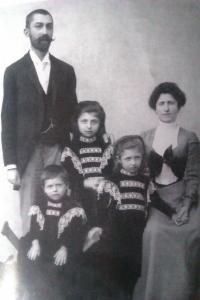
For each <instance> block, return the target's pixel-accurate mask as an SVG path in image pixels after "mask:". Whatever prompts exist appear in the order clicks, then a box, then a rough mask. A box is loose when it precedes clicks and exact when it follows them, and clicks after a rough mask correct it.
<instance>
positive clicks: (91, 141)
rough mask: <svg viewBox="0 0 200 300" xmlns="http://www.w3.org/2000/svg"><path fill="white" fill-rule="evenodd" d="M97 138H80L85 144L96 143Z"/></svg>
mask: <svg viewBox="0 0 200 300" xmlns="http://www.w3.org/2000/svg"><path fill="white" fill-rule="evenodd" d="M96 139H97V138H96V136H93V137H91V138H87V137H84V136H80V141H81V142H83V143H93V142H95V141H96Z"/></svg>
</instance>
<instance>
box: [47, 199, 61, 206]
mask: <svg viewBox="0 0 200 300" xmlns="http://www.w3.org/2000/svg"><path fill="white" fill-rule="evenodd" d="M47 206H51V207H55V208H61V207H62V202H58V203H57V202H53V201H50V200H49V201H48V202H47Z"/></svg>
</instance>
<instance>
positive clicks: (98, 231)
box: [83, 227, 103, 252]
mask: <svg viewBox="0 0 200 300" xmlns="http://www.w3.org/2000/svg"><path fill="white" fill-rule="evenodd" d="M102 232H103V230H102V228H101V227H93V228H92V229H90V231H89V232H88V234H87V237H86V239H85V243H84V246H83V252H85V251H86V250H87V249H89V248H90V247H91V246H92V245H94V244H95V243H96V242H98V241H99V240H100V238H101V235H102Z"/></svg>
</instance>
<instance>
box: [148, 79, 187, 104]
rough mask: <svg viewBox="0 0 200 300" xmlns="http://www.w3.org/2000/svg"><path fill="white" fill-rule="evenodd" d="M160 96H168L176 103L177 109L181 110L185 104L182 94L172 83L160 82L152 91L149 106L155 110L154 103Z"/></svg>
mask: <svg viewBox="0 0 200 300" xmlns="http://www.w3.org/2000/svg"><path fill="white" fill-rule="evenodd" d="M162 94H170V95H172V97H173V98H174V99H175V100H176V101H177V104H178V108H181V107H182V106H184V105H185V103H186V97H185V94H184V92H183V91H182V90H181V89H180V88H179V86H178V85H177V84H176V83H174V82H162V83H160V84H159V85H158V86H156V87H155V89H154V90H153V92H152V94H151V96H150V98H149V106H150V107H151V108H152V109H154V110H155V109H156V103H157V101H158V100H159V98H160V96H161V95H162Z"/></svg>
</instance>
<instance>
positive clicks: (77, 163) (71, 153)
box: [61, 147, 83, 174]
mask: <svg viewBox="0 0 200 300" xmlns="http://www.w3.org/2000/svg"><path fill="white" fill-rule="evenodd" d="M67 157H71V160H72V163H73V165H74V168H75V169H76V170H77V171H78V172H79V174H83V169H82V165H81V162H80V160H79V158H78V156H77V155H76V154H75V153H74V151H72V150H71V149H70V148H68V147H65V149H64V150H63V152H62V155H61V162H63V161H65V159H66V158H67Z"/></svg>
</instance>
